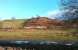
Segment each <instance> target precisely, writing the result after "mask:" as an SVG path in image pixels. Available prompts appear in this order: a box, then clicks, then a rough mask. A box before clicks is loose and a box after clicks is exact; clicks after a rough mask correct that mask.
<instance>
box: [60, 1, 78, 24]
mask: <svg viewBox="0 0 78 50" xmlns="http://www.w3.org/2000/svg"><path fill="white" fill-rule="evenodd" d="M61 5H62V7H63V9H62V10H64V11H66V10H68V11H67V12H64V13H63V14H62V16H63V18H64V20H65V21H66V23H69V24H78V0H61Z"/></svg>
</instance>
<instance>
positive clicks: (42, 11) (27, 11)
mask: <svg viewBox="0 0 78 50" xmlns="http://www.w3.org/2000/svg"><path fill="white" fill-rule="evenodd" d="M58 8H59V0H0V19H11V18H12V17H15V18H19V19H23V18H24V19H25V18H31V17H35V16H36V15H39V16H47V17H48V16H49V15H51V14H56V12H57V11H58ZM52 18H53V17H52Z"/></svg>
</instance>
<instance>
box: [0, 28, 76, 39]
mask: <svg viewBox="0 0 78 50" xmlns="http://www.w3.org/2000/svg"><path fill="white" fill-rule="evenodd" d="M68 33H70V31H67V30H54V29H53V30H47V29H46V30H39V29H38V30H36V29H23V30H13V31H11V30H9V31H5V32H4V31H0V39H1V40H77V37H75V36H72V35H71V34H68Z"/></svg>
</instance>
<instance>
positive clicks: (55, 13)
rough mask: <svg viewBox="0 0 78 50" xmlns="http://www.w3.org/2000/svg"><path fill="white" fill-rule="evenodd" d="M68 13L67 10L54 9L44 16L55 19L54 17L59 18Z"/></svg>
mask: <svg viewBox="0 0 78 50" xmlns="http://www.w3.org/2000/svg"><path fill="white" fill-rule="evenodd" d="M68 11H69V10H68V9H67V10H59V9H56V10H53V11H48V12H47V13H46V14H47V16H48V17H50V18H56V17H58V16H61V15H62V14H63V13H65V12H68Z"/></svg>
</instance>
